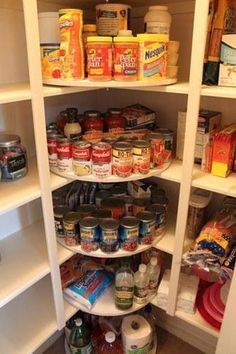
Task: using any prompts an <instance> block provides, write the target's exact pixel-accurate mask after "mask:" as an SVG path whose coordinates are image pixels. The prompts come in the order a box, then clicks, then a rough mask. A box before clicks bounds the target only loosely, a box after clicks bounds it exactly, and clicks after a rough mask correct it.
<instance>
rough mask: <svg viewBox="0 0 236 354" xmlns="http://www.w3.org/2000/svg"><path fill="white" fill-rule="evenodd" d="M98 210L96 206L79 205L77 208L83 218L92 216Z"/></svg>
mask: <svg viewBox="0 0 236 354" xmlns="http://www.w3.org/2000/svg"><path fill="white" fill-rule="evenodd" d="M95 209H96V207H95V205H93V204H82V205H79V206H78V207H77V208H76V211H78V212H79V213H80V214H81V215H82V217H83V218H84V217H87V216H91V214H92V212H93V211H94V210H95Z"/></svg>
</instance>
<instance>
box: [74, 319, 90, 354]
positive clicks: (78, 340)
mask: <svg viewBox="0 0 236 354" xmlns="http://www.w3.org/2000/svg"><path fill="white" fill-rule="evenodd" d="M70 350H71V352H72V354H93V353H94V352H93V347H92V343H91V337H90V332H89V330H88V328H87V327H86V326H85V324H83V321H82V319H81V318H77V319H76V320H75V326H74V327H73V329H72V331H71V334H70Z"/></svg>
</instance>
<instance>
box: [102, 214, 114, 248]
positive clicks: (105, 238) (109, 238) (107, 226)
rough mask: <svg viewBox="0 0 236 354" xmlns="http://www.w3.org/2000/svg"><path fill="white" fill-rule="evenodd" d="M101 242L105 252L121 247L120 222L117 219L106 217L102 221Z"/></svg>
mask: <svg viewBox="0 0 236 354" xmlns="http://www.w3.org/2000/svg"><path fill="white" fill-rule="evenodd" d="M100 229H101V243H100V248H101V250H102V251H103V252H105V253H112V252H116V251H117V250H118V248H119V240H118V229H119V222H118V221H117V220H115V219H112V218H110V219H104V220H103V221H102V222H101V223H100Z"/></svg>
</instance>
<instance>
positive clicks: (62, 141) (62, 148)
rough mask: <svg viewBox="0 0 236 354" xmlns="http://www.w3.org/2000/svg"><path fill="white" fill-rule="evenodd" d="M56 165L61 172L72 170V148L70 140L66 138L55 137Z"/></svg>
mask: <svg viewBox="0 0 236 354" xmlns="http://www.w3.org/2000/svg"><path fill="white" fill-rule="evenodd" d="M57 167H58V170H59V171H61V172H71V171H72V149H71V142H70V140H69V139H67V138H63V137H62V138H61V137H59V138H58V139H57Z"/></svg>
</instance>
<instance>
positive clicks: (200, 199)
mask: <svg viewBox="0 0 236 354" xmlns="http://www.w3.org/2000/svg"><path fill="white" fill-rule="evenodd" d="M211 198H212V193H211V192H209V191H207V190H203V189H200V188H197V189H195V191H194V192H193V193H192V194H191V196H190V200H189V205H190V206H191V207H194V208H206V207H207V206H208V204H209V203H210V200H211Z"/></svg>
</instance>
